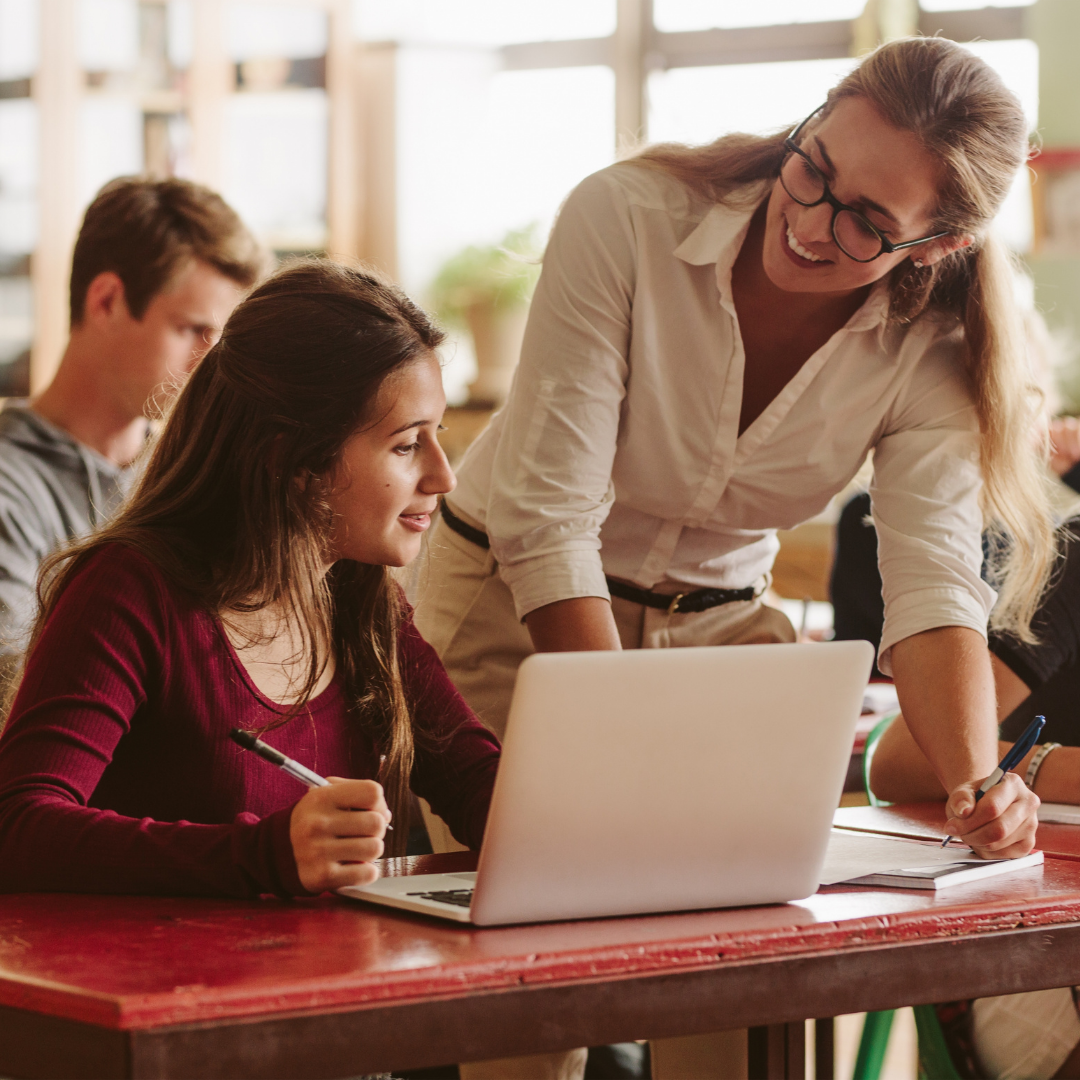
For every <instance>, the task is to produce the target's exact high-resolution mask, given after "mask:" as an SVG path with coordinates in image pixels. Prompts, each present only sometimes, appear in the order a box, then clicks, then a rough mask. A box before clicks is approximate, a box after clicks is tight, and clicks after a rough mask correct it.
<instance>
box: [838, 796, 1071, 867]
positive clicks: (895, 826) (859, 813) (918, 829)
mask: <svg viewBox="0 0 1080 1080" xmlns="http://www.w3.org/2000/svg"><path fill="white" fill-rule="evenodd" d="M833 824H834V825H837V826H839V827H840V828H844V829H855V830H856V831H858V832H875V833H885V834H888V835H891V836H907V837H911V838H912V839H917V840H935V839H936V840H941V839H942V838H943V837H944V835H945V803H944V802H925V803H900V804H897V805H895V806H845V807H844V808H843V809H841V810H837V811H836V813H835V814H834V815H833ZM1035 844H1036V846H1037V847H1040V848H1042V849H1043V851H1045V852H1046V853H1047V855H1055V856H1057V857H1058V858H1062V859H1080V825H1040V826H1039V831H1038V833H1037V834H1036V836H1035Z"/></svg>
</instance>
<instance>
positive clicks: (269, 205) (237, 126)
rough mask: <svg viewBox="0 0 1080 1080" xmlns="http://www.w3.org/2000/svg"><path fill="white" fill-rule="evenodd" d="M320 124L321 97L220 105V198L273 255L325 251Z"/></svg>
mask: <svg viewBox="0 0 1080 1080" xmlns="http://www.w3.org/2000/svg"><path fill="white" fill-rule="evenodd" d="M327 117H328V111H327V98H326V93H325V91H323V90H288V91H284V92H280V93H244V94H233V95H231V96H230V97H229V98H227V99H226V102H225V125H224V126H225V131H224V141H223V145H224V147H225V160H224V163H223V164H224V183H223V184H222V194H223V195H224V196H225V199H226V201H227V202H229V203H230V205H232V206H234V207H235V208H236V211H237V213H238V214H239V215H240V216H241V217H242V218H243V219H244V221H246V222H247V224H248V225H249V226H251V228H252V229H253V230H254V231H255V233H256V234H257V235H258V236H259V237H260V238H261V239H262V240H263V241H264V242H265V243H266V244H268V245H269V246H270V247H272V248H276V249H277V250H279V251H308V250H313V249H319V248H322V247H323V245H324V244H325V243H326V160H327V158H326V155H327V126H326V125H327Z"/></svg>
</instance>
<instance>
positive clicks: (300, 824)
mask: <svg viewBox="0 0 1080 1080" xmlns="http://www.w3.org/2000/svg"><path fill="white" fill-rule="evenodd" d="M327 779H328V780H329V781H330V783H329V785H328V786H327V787H318V788H312V789H311V790H310V791H309V792H308V793H307V794H306V795H305V796H304V797H303V798H302V799H301V800H300V801H299V802H298V803H297V804H296V805H295V806H294V807H293V811H292V817H291V818H290V821H289V839H290V840H291V841H292V849H293V856H294V858H295V859H296V871H297V874H298V875H299V877H300V884H301V885H303V886H304V888H305V889H307V890H308V892H313V893H319V892H325V891H327V890H330V889H340V888H341V887H342V886H343V885H370V884H371V883H372V882H373V881H374V880H375V879H376V878H377V877H378V876H379V868H378V867H377V866H374V865H373V864H372V860H373V859H378V858H379V857H380V856H381V855H382V853H383V837H384V836H385V835H386V826H387V825H388V824H389V823H390V811H389V809H388V808H387V805H386V800H385V799H384V798H383V789H382V785H381V784H377V783H376V782H375V781H374V780H344V779H342V778H341V777H340V776H329V777H327Z"/></svg>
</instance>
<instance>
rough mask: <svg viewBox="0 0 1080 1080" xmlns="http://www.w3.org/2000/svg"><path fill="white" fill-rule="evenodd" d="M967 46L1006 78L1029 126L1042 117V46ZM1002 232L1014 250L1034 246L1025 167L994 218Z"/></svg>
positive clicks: (983, 43)
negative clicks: (1040, 107) (1040, 82)
mask: <svg viewBox="0 0 1080 1080" xmlns="http://www.w3.org/2000/svg"><path fill="white" fill-rule="evenodd" d="M964 47H965V48H966V49H970V50H971V51H972V52H973V53H975V55H976V56H979V57H981V58H982V59H983V60H985V61H986V63H988V64H989V65H990V66H991V67H992V68H993V69H994V70H995V71H996V72H997V73H998V74H999V75H1000V76H1001V79H1002V82H1004V83H1005V85H1006V86H1007V87H1008V88H1009V89H1010V90H1011V91H1012V92H1013V93H1014V94H1015V95H1016V96H1017V97H1018V98H1019V99H1020V104H1021V105H1022V106H1023V109H1024V115H1025V116H1026V117H1027V121H1028V126H1029V127H1030V128H1031V129H1032V130H1034V129H1035V127H1036V125H1037V124H1038V121H1039V47H1038V46H1037V45H1036V44H1035V42H1034V41H1029V40H1028V39H1026V38H1023V39H1019V40H1016V41H970V42H965V44H964ZM994 229H995V231H996V232H997V234H998V236H1000V237H1001V239H1002V240H1003V241H1004V242H1005V243H1006V244H1008V245H1009V247H1011V248H1012V249H1013V250H1014V251H1019V252H1026V251H1030V250H1031V245H1032V241H1033V239H1034V229H1035V224H1034V217H1033V211H1032V206H1031V177H1030V175H1029V173H1028V170H1027V169H1021V170H1020V172H1019V173H1018V174H1017V177H1016V179H1015V180H1014V181H1013V186H1012V189H1011V190H1010V191H1009V194H1008V195H1007V196H1006V198H1005V202H1004V204H1003V205H1002V207H1001V210H1000V212H999V213H998V216H997V220H996V221H995V222H994Z"/></svg>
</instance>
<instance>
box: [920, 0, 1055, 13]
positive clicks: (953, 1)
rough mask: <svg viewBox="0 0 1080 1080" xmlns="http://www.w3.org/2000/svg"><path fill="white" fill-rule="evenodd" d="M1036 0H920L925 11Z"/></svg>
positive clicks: (1013, 4) (1015, 4)
mask: <svg viewBox="0 0 1080 1080" xmlns="http://www.w3.org/2000/svg"><path fill="white" fill-rule="evenodd" d="M1034 3H1035V0H919V7H921V8H922V9H923V11H972V10H974V9H976V8H988V7H1030V6H1031V5H1032V4H1034Z"/></svg>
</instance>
